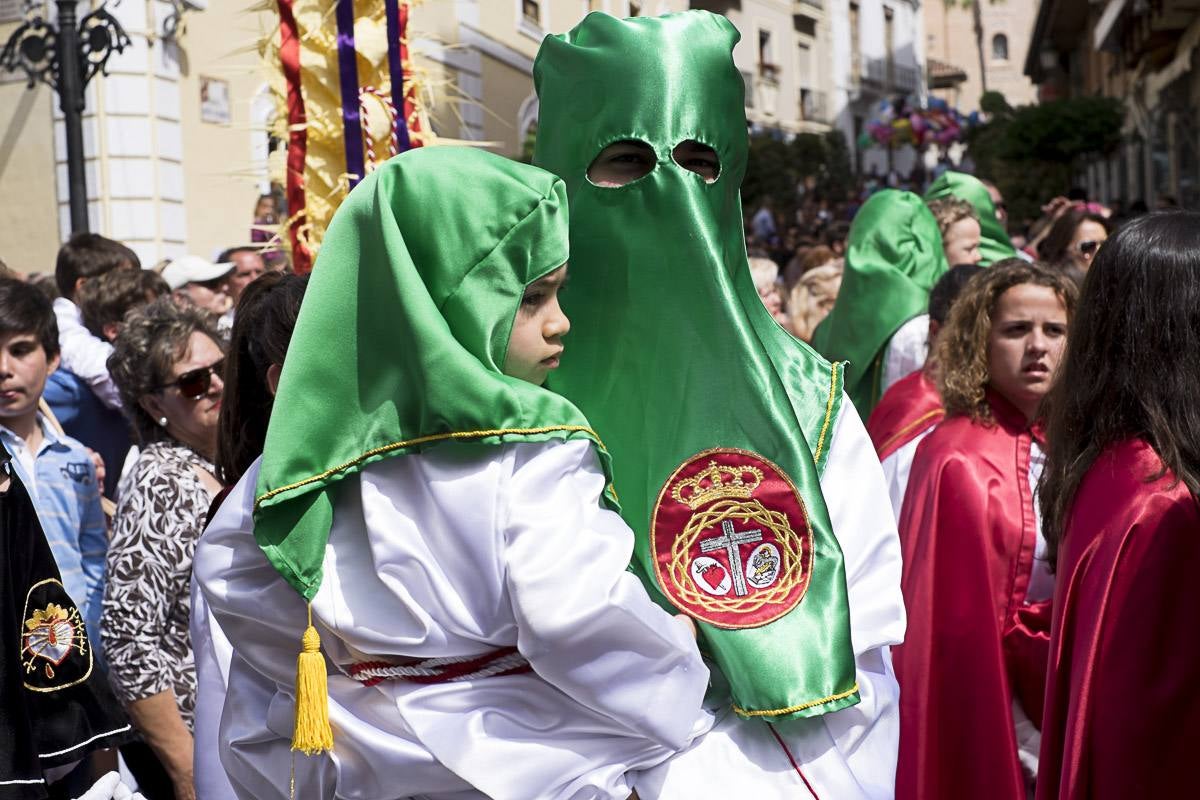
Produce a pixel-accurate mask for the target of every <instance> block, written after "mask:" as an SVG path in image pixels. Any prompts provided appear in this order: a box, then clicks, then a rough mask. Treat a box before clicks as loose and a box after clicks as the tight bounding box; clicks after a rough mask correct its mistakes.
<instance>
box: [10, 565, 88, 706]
mask: <svg viewBox="0 0 1200 800" xmlns="http://www.w3.org/2000/svg"><path fill="white" fill-rule="evenodd" d="M23 618H24V620H25V624H24V629H23V630H22V632H21V633H22V636H21V666H22V667H23V668H24V683H25V688H27V689H32V690H33V691H35V692H53V691H57V690H59V689H66V688H68V687H70V686H74V685H76V684H78V683H81V682H82V681H85V680H87V678H88V676H89V675H91V674H92V650H91V647H90V646H89V643H88V638H87V630H86V629H85V627H84V624H83V619H82V618H81V617H80V615H79V609H77V608H76V607H75V604H74V603H72V602H71V598H70V597H69V596H68V595H67V592H66V590H65V589H64V588H63V585H62V584H61V583H59V582H58V581H56V580H53V579H48V580H44V581H41V582H40V583H37V584H35V585H34V586H33V588H31V589H30V590H29V595H28V596H27V597H26V600H25V613H24V615H23Z"/></svg>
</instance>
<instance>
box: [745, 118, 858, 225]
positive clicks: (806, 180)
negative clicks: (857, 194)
mask: <svg viewBox="0 0 1200 800" xmlns="http://www.w3.org/2000/svg"><path fill="white" fill-rule="evenodd" d="M852 181H853V177H852V172H851V169H850V148H849V146H848V145H847V144H846V137H845V136H843V135H842V132H841V131H837V130H834V131H830V132H828V133H825V134H816V133H801V134H799V135H797V136H796V137H795V138H794V139H792V140H791V141H790V142H784V141H783V140H782V139H779V138H776V137H773V136H770V135H767V134H754V135H752V136H751V137H750V154H749V158H748V161H747V163H746V177H745V178H744V179H743V180H742V205H743V206H744V207H745V208H747V209H753V208H756V207H757V206H758V204H759V203H760V202H761V201H762V198H763V197H769V198H770V199H771V201H772V203H773V204H774V206H775V208H777V209H781V210H783V211H784V212H785V213H786V212H789V211H791V210H792V209H793V208H794V207H795V205H796V202H797V199H798V194H797V187H799V186H811V187H812V190H813V191H815V192H816V194H817V195H818V196H819V197H825V198H829V199H830V200H834V201H837V200H842V199H843V198H845V196H846V193H847V192H848V191H849V190H850V187H851V185H852Z"/></svg>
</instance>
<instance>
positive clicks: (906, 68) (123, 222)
mask: <svg viewBox="0 0 1200 800" xmlns="http://www.w3.org/2000/svg"><path fill="white" fill-rule="evenodd" d="M24 4H25V3H24V0H0V36H2V37H4V38H5V39H7V37H8V35H9V34H10V33H11V32H12V30H13V29H14V28H15V27H16V25H17V24H18V23H19V21H20V19H21V18H22V15H23V10H22V7H23V6H24ZM52 6H53V3H52V2H44V5H43V6H42V8H45V9H48V10H49V9H52ZM90 8H91V4H90V0H83V1H82V2H81V3H80V13H81V15H82V14H84V13H87V11H89V10H90ZM249 8H250V7H249V6H246V5H241V4H232V3H225V2H212V3H211V5H206V4H205V0H188V2H186V3H185V0H122V2H121V3H119V4H111V3H110V4H109V10H110V11H111V13H113V14H114V16H116V17H117V18H118V20H119V21H120V22H121V24H122V25H123V26H124V28H125V30H126V31H127V33H128V34H129V36H130V40H131V43H130V45H129V47H127V48H126V49H125V51H124V52H122V53H120V54H118V55H114V56H113V58H112V59H111V60H110V61H109V64H108V73H109V74H108V75H106V76H102V75H98V76H96V77H95V78H94V79H93V80H92V82H91V84H90V85H89V87H88V99H87V108H86V112H85V118H84V146H85V151H86V152H85V155H86V173H87V180H88V195H89V203H88V212H89V225H90V228H91V230H93V231H96V232H99V233H103V234H105V235H107V236H111V237H113V238H116V239H120V240H122V241H124V242H126V243H128V244H129V245H130V246H131V247H132V248H133V249H134V250H135V251H136V252H137V253H138V254H139V256H140V257H141V259H142V262H143V264H144V265H145V266H152V265H154V264H156V263H158V262H159V261H161V260H163V259H169V258H174V257H177V256H179V255H182V254H184V253H195V254H198V255H201V256H205V257H208V258H212V257H215V255H216V253H217V252H218V251H220V250H221V249H224V248H225V247H229V246H232V245H235V244H242V243H245V242H247V241H249V238H250V225H251V223H252V221H253V211H254V205H255V200H256V199H257V196H258V195H259V194H260V193H263V192H266V191H267V190H268V189H269V181H268V174H269V170H268V160H269V158H278V157H279V155H280V151H279V149H278V145H279V143H278V142H277V141H274V140H272V139H271V138H270V136H269V134H268V130H269V129H270V127H271V123H272V121H273V115H274V114H275V113H276V108H275V103H274V100H273V98H272V95H271V93H270V91H269V88H268V82H269V81H270V80H272V77H273V76H272V68H271V67H270V66H269V65H266V64H264V63H263V61H262V59H261V56H260V55H259V44H260V43H261V42H262V41H263V40H264V38H265V37H270V36H273V35H277V30H278V28H277V26H278V20H277V17H276V15H275V14H274V13H272V11H270V10H261V9H259V10H247V9H249ZM688 8H699V9H706V10H709V11H713V12H716V13H721V14H725V15H726V16H728V17H729V19H730V20H731V21H732V22H733V23H734V24H735V25H736V26H737V27H738V29H739V30H740V31H741V33H742V37H741V41H740V42H739V43H738V45H737V47H736V48H735V51H734V60H735V62H736V64H737V67H738V69H739V70H740V72H741V74H742V77H743V79H744V81H745V85H746V113H747V118H748V122H749V126H750V129H751V130H752V131H759V132H766V133H769V134H771V135H777V136H779V137H781V138H790V137H791V136H793V135H795V134H797V133H801V132H814V133H821V132H825V131H828V130H830V129H832V128H835V127H836V128H838V129H840V130H842V131H843V132H844V133H845V135H846V137H847V140H848V141H849V142H851V143H853V142H854V140H855V139H856V138H857V134H858V132H859V131H861V128H862V125H863V124H865V122H866V121H869V119H870V118H871V115H872V109H873V108H874V107H875V106H876V105H877V104H878V101H879V100H880V99H883V98H885V97H890V96H893V95H897V94H900V95H911V96H913V97H914V98H919V97H920V96H921V95H922V93H923V92H924V81H923V79H922V77H921V76H922V74H923V70H924V63H923V62H924V59H923V56H922V53H921V43H922V42H923V41H924V39H923V33H922V19H921V14H920V4H919V0H795V1H790V0H691V1H690V2H689V0H425V2H422V3H419V4H416V5H414V7H413V8H412V12H411V16H410V28H409V30H410V34H411V40H410V45H411V52H412V54H413V58H414V68H415V70H416V71H417V73H418V76H419V77H420V78H421V79H422V81H423V83H424V85H425V86H426V87H427V91H429V92H430V95H431V97H432V104H431V105H432V118H431V122H432V125H433V128H434V130H435V132H436V133H437V134H438V135H439V136H441V137H443V138H447V139H463V140H470V141H473V142H486V143H489V146H491V147H492V148H493V149H494V150H495V151H497V152H499V153H502V154H504V155H507V156H511V157H515V158H522V157H524V158H527V157H529V156H530V155H531V153H532V142H533V137H534V135H535V134H536V125H537V116H538V104H537V98H536V96H535V95H534V90H533V76H532V70H533V60H534V58H535V57H536V54H537V50H538V47H539V46H540V44H541V41H542V39H543V38H544V36H545V35H546V34H547V33H549V32H561V31H565V30H568V29H570V28H571V27H573V26H574V25H576V24H577V23H578V22H579V21H580V20H581V19H583V17H584V16H586V15H587V14H588V13H590V12H593V11H602V12H606V13H609V14H612V15H614V16H621V17H626V16H638V15H657V14H663V13H667V12H672V11H682V10H686V9H688ZM57 104H58V101H57V97H56V96H54V95H53V93H52V92H51V91H50V90H49V89H48V88H47V87H45V86H43V85H38V86H37V87H35V88H33V89H27V88H26V84H25V76H24V75H18V74H0V109H3V110H0V259H3V260H5V261H6V262H8V263H10V264H11V265H12V266H14V267H15V268H17V269H19V270H21V271H24V272H49V271H52V270H53V263H54V255H55V253H56V252H57V250H58V247H59V246H60V243H61V242H62V241H63V240H64V239H65V238H66V237H67V236H68V234H69V215H68V192H67V180H66V152H65V151H66V146H65V136H64V133H63V126H62V122H61V115H60V114H59V112H58V110H57ZM910 149H911V148H910ZM272 153H273V155H272ZM893 155H896V156H897V159H898V165H899V167H900V168H901V169H906V167H905V157H906V156H905V154H903V153H898V154H893ZM908 160H909V161H910V162H911V161H912V159H911V157H909V158H908ZM859 163H860V165H864V166H873V167H874V168H875V169H877V170H879V171H885V170H886V168H887V165H888V163H889V155H888V153H887V152H886V151H884V150H881V149H878V148H876V149H875V150H873V151H869V152H867V153H866V154H864V155H863V156H862V157H861V158H860V159H859ZM51 176H54V177H53V178H52V177H51Z"/></svg>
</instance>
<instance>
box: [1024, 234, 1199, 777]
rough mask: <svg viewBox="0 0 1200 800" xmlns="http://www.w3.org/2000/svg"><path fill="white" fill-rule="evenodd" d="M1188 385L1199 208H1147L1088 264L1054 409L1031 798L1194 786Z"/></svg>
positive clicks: (1194, 343) (1193, 481) (1191, 382)
mask: <svg viewBox="0 0 1200 800" xmlns="http://www.w3.org/2000/svg"><path fill="white" fill-rule="evenodd" d="M1197 387H1200V214H1197V213H1194V212H1172V213H1164V214H1153V215H1150V216H1145V217H1141V218H1139V219H1136V220H1134V221H1133V222H1130V223H1128V224H1127V225H1126V226H1125V227H1124V228H1122V229H1121V231H1120V232H1119V233H1117V234H1116V236H1114V237H1113V238H1111V239H1109V240H1108V242H1107V243H1105V245H1104V246H1103V247H1102V248H1100V252H1099V254H1098V255H1097V256H1096V258H1095V260H1094V261H1093V262H1092V267H1091V269H1090V270H1089V271H1088V275H1087V279H1086V280H1085V282H1084V285H1083V297H1082V301H1081V304H1080V313H1079V317H1078V319H1077V320H1076V321H1075V323H1074V327H1073V328H1072V338H1071V344H1070V346H1069V347H1068V350H1067V354H1066V356H1065V358H1064V364H1063V374H1062V380H1061V381H1060V382H1059V384H1058V386H1057V387H1056V388H1055V390H1054V393H1053V394H1052V395H1051V397H1050V398H1049V401H1050V402H1049V403H1048V407H1049V409H1050V415H1049V428H1048V451H1047V458H1046V474H1045V479H1044V483H1043V485H1042V487H1041V491H1040V499H1041V501H1042V507H1043V508H1044V509H1045V511H1046V539H1047V542H1048V543H1049V545H1050V555H1051V560H1052V561H1053V560H1054V559H1055V557H1056V558H1057V570H1056V571H1057V581H1056V584H1055V593H1054V619H1053V627H1052V629H1051V637H1050V661H1049V664H1050V674H1049V677H1048V679H1047V687H1046V700H1045V702H1046V706H1045V708H1046V711H1045V717H1044V725H1043V729H1042V730H1043V734H1042V751H1041V765H1040V772H1039V774H1038V787H1037V797H1038V798H1039V800H1051V798H1060V799H1061V800H1082V798H1088V800H1116V798H1122V800H1124V798H1135V797H1137V798H1141V797H1194V796H1196V793H1197V789H1196V785H1195V771H1196V756H1195V749H1196V745H1195V743H1196V741H1197V739H1198V738H1200V695H1198V694H1197V692H1196V688H1195V683H1196V676H1197V675H1198V674H1200V639H1197V637H1196V635H1195V631H1196V630H1197V628H1198V627H1200V579H1198V577H1197V576H1200V501H1198V498H1200V412H1198V410H1197V400H1196V390H1197Z"/></svg>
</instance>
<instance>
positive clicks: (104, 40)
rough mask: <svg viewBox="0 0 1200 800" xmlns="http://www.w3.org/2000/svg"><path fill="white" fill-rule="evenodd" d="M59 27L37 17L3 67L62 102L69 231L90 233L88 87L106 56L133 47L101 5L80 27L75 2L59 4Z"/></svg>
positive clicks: (20, 33)
mask: <svg viewBox="0 0 1200 800" xmlns="http://www.w3.org/2000/svg"><path fill="white" fill-rule="evenodd" d="M55 5H56V6H57V8H58V20H57V27H56V26H55V25H51V24H50V23H48V22H46V20H44V19H43V18H42V17H41V15H40V14H34V15H32V16H31V17H30V18H29V19H27V20H26V21H25V22H24V23H23V24H22V25H21V26H20V27H19V28H17V29H16V30H15V31H13V34H12V36H10V37H9V38H8V42H7V43H6V44H5V45H4V52H3V53H0V65H2V66H3V67H4V68H5V69H7V70H9V71H11V72H15V71H16V70H17V69H18V68H20V69H23V70H24V71H25V74H26V75H27V76H28V77H29V88H30V89H32V88H33V87H34V86H35V85H37V82H38V81H41V82H43V83H45V84H46V85H48V86H49V87H50V88H52V89H53V90H54V91H55V92H56V93H57V94H58V99H59V106H60V107H61V108H62V112H63V123H64V126H65V127H66V133H67V137H66V138H67V186H68V193H69V196H70V202H71V232H72V233H86V232H87V229H88V213H87V173H86V172H85V171H84V154H83V109H84V105H85V103H86V100H85V98H84V94H83V92H84V89H86V88H87V85H88V82H89V81H90V80H91V79H92V78H93V77H94V76H95V75H96V73H98V72H104V71H105V70H104V67H105V64H107V63H108V57H109V56H110V55H112V54H113V53H114V52H116V53H119V52H121V51H122V50H124V49H125V47H126V45H128V44H129V36H128V35H127V34H126V33H125V29H124V28H122V27H121V23H119V22H117V20H116V18H115V17H113V15H112V14H109V13H108V11H106V10H105V9H104V6H103V5H101V6H100V7H99V8H97V9H95V10H94V11H92V12H91V13H89V14H87V15H86V16H84V18H83V19H82V20H79V22H78V24H76V19H77V15H76V12H75V9H76V0H55Z"/></svg>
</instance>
